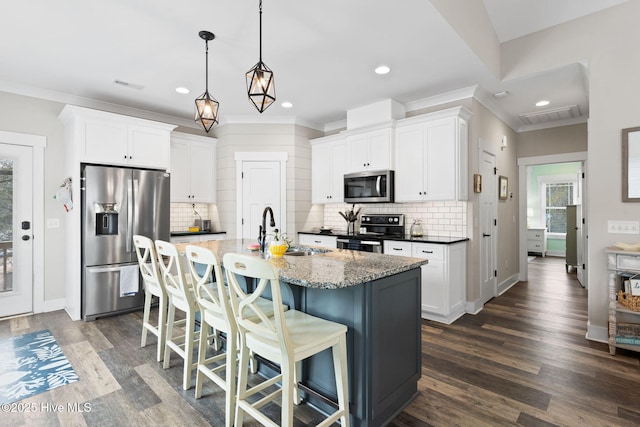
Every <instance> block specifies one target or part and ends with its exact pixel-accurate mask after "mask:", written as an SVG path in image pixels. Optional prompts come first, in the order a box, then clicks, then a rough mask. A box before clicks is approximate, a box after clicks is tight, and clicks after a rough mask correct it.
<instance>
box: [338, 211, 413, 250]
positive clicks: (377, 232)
mask: <svg viewBox="0 0 640 427" xmlns="http://www.w3.org/2000/svg"><path fill="white" fill-rule="evenodd" d="M360 228H361V231H363V232H361V233H358V234H355V235H347V234H344V235H339V236H338V249H351V250H353V251H364V252H376V253H382V252H383V249H382V247H383V245H382V241H383V240H385V239H387V240H389V239H398V238H404V215H403V214H370V215H369V214H365V215H362V216H360Z"/></svg>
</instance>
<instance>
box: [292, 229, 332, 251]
mask: <svg viewBox="0 0 640 427" xmlns="http://www.w3.org/2000/svg"><path fill="white" fill-rule="evenodd" d="M298 243H299V244H300V246H321V247H323V248H331V249H335V248H337V247H338V238H337V237H336V236H320V235H318V234H302V233H300V234H298Z"/></svg>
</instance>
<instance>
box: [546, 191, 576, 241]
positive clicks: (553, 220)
mask: <svg viewBox="0 0 640 427" xmlns="http://www.w3.org/2000/svg"><path fill="white" fill-rule="evenodd" d="M571 204H573V183H572V182H559V183H556V184H547V185H546V191H545V218H546V224H545V225H546V227H547V232H549V233H566V232H567V205H571Z"/></svg>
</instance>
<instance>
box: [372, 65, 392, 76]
mask: <svg viewBox="0 0 640 427" xmlns="http://www.w3.org/2000/svg"><path fill="white" fill-rule="evenodd" d="M390 71H391V68H389V67H388V66H387V65H380V66H378V67H376V69H375V72H376V74H388V73H389V72H390Z"/></svg>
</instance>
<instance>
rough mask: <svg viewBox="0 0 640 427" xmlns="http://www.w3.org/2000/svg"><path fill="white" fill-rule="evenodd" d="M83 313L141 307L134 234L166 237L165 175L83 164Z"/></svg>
mask: <svg viewBox="0 0 640 427" xmlns="http://www.w3.org/2000/svg"><path fill="white" fill-rule="evenodd" d="M81 178H82V183H81V188H82V190H83V191H82V318H83V319H84V320H95V319H96V318H98V317H103V316H108V315H113V314H119V313H125V312H128V311H133V310H138V309H141V308H142V307H143V305H144V289H143V283H142V278H141V276H140V272H139V269H138V264H137V258H136V252H135V247H134V246H133V235H135V234H140V235H144V236H147V237H149V238H151V239H152V240H156V239H161V240H167V241H168V240H169V180H170V178H169V174H168V173H166V172H164V171H156V170H145V169H132V168H123V167H112V166H97V165H82V170H81Z"/></svg>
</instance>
